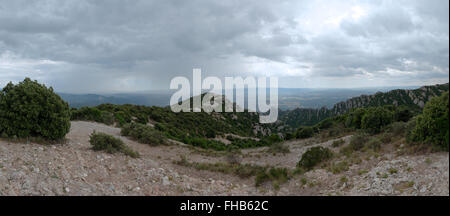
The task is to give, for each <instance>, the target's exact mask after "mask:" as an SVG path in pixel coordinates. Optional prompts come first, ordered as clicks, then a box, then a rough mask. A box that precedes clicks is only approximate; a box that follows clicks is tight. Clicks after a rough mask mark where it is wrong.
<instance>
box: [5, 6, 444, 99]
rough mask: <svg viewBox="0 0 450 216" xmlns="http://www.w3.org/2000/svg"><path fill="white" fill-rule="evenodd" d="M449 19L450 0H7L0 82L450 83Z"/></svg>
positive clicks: (104, 86) (74, 86) (79, 87)
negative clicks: (260, 79)
mask: <svg viewBox="0 0 450 216" xmlns="http://www.w3.org/2000/svg"><path fill="white" fill-rule="evenodd" d="M448 17H449V3H448V1H447V0H430V1H426V0H404V1H382V0H379V1H364V0H361V1H351V2H350V1H337V0H335V1H333V0H331V1H298V0H292V1H289V0H283V1H269V0H263V1H261V0H259V1H256V0H250V1H237V0H230V1H207V0H205V1H200V0H193V1H176V0H164V1H149V0H135V1H125V0H108V1H106V0H63V1H61V0H37V1H26V0H18V1H7V0H0V85H4V84H5V83H6V82H8V81H19V80H21V79H23V77H26V76H28V77H32V78H35V79H39V80H41V81H42V82H45V83H47V84H49V85H53V86H54V87H55V89H57V90H59V91H66V92H109V91H137V90H149V89H165V88H168V86H169V83H170V80H171V79H172V78H173V77H175V76H180V75H183V76H188V77H189V76H191V74H192V69H193V68H202V69H203V71H204V75H205V76H206V75H215V76H220V77H223V76H236V75H239V76H247V75H255V76H261V75H273V76H278V77H279V79H280V80H282V79H285V80H282V81H281V82H280V83H283V85H284V87H327V86H328V87H341V86H340V85H343V83H345V85H346V86H342V87H352V86H347V83H349V81H350V82H352V83H355V85H354V87H357V86H365V85H371V84H375V85H400V84H411V85H416V84H431V83H433V82H448V71H449V60H448V59H449V31H448V30H449V29H448V25H449V18H448ZM291 77H296V79H292V80H295V81H292V82H289V80H291ZM298 80H303V82H299V81H298ZM323 80H327V82H325V81H323ZM331 81H332V82H331ZM330 82H331V83H333V85H334V86H330ZM299 85H301V86H299Z"/></svg>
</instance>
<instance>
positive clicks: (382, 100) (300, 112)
mask: <svg viewBox="0 0 450 216" xmlns="http://www.w3.org/2000/svg"><path fill="white" fill-rule="evenodd" d="M448 87H449V84H448V83H446V84H438V85H433V86H423V87H421V88H418V89H413V90H408V89H396V90H392V91H388V92H385V93H382V92H378V93H376V94H373V95H361V96H359V97H353V98H351V99H348V100H346V101H343V102H339V103H337V104H335V105H334V106H333V107H332V108H331V109H329V108H326V107H324V108H321V109H304V108H298V109H294V110H291V111H281V112H280V120H281V121H283V122H284V123H286V124H287V125H289V126H291V127H298V126H301V125H305V126H309V125H314V124H316V123H318V122H320V121H322V120H324V119H326V118H329V117H332V116H336V115H340V114H344V113H346V112H348V111H350V110H351V109H354V108H359V107H371V106H383V105H405V106H408V107H412V108H416V109H421V108H423V106H424V105H425V103H426V102H427V101H429V100H430V99H431V98H432V97H435V96H439V95H441V94H442V93H444V92H446V91H448V89H449V88H448Z"/></svg>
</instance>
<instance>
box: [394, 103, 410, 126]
mask: <svg viewBox="0 0 450 216" xmlns="http://www.w3.org/2000/svg"><path fill="white" fill-rule="evenodd" d="M413 116H414V112H413V111H412V110H411V109H410V108H409V107H407V106H399V107H396V108H395V110H394V121H400V122H408V121H409V120H410V119H411V118H412V117H413Z"/></svg>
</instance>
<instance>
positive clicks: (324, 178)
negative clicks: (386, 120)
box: [0, 121, 449, 196]
mask: <svg viewBox="0 0 450 216" xmlns="http://www.w3.org/2000/svg"><path fill="white" fill-rule="evenodd" d="M94 130H95V131H98V132H104V133H107V134H111V135H113V136H115V137H120V138H121V139H122V140H123V141H124V142H125V143H126V144H127V145H129V146H130V147H131V148H133V149H135V150H137V151H138V152H139V153H140V154H141V157H140V158H137V159H133V158H130V157H127V156H125V155H122V154H108V153H104V152H95V151H93V150H92V149H91V148H90V144H89V141H88V140H89V135H90V134H91V133H92V132H93V131H94ZM119 132H120V129H118V128H114V127H111V126H106V125H103V124H98V123H92V122H79V121H76V122H72V128H71V131H70V133H69V134H68V135H67V141H66V142H65V143H61V144H57V145H52V146H48V145H39V144H33V143H12V142H10V141H5V140H0V195H69V196H74V195H139V196H154V195H226V196H229V195H296V196H299V195H445V196H448V193H449V191H448V188H449V187H448V185H449V167H448V164H449V155H448V153H433V154H426V155H404V156H398V155H397V153H396V151H395V150H394V151H390V150H388V152H386V154H384V156H383V157H378V158H376V157H373V156H372V157H370V158H368V159H365V160H363V161H362V162H361V163H359V164H353V165H352V166H350V167H349V169H348V170H347V171H345V172H342V173H340V174H333V173H331V172H329V171H328V170H327V169H323V168H317V169H314V170H313V171H310V172H307V173H305V174H303V175H299V176H293V177H292V178H291V179H290V180H289V181H288V182H286V183H284V184H281V185H280V188H279V189H275V188H273V187H272V185H271V184H270V183H269V184H264V185H262V186H260V187H255V186H254V180H253V178H239V177H237V176H235V175H233V174H226V173H221V172H212V171H205V170H198V169H196V168H188V167H185V166H180V165H177V164H175V163H174V161H176V160H179V158H180V155H189V157H188V160H189V161H191V162H197V163H202V164H203V163H204V164H212V163H217V162H222V163H223V162H225V161H226V160H227V158H226V157H225V156H223V155H220V154H219V155H218V154H215V153H213V152H206V151H202V150H201V149H197V148H192V147H189V146H185V145H177V144H174V145H170V146H156V147H151V146H149V145H144V144H139V143H136V142H134V141H132V140H129V139H127V138H126V137H121V136H120V135H119ZM350 138H351V136H346V137H343V138H342V139H344V140H345V141H346V142H347V143H348V142H349V139H350ZM333 141H334V140H329V141H325V142H324V141H320V140H316V139H308V140H293V141H288V142H286V143H285V145H286V146H288V147H289V148H290V149H291V151H290V153H287V154H271V153H268V152H267V151H266V150H267V148H266V147H263V148H256V149H249V150H245V151H243V152H242V153H241V154H239V157H241V158H242V164H257V165H262V166H264V165H268V166H276V167H285V168H287V169H294V168H295V166H296V163H297V161H298V160H299V157H300V156H301V155H302V153H304V152H305V151H306V150H307V149H308V148H310V147H313V146H324V147H330V146H331V145H332V143H333ZM399 150H400V149H399ZM333 151H338V149H333ZM392 169H396V170H397V171H396V173H392V174H389V175H386V176H384V175H382V174H384V173H389V172H390V171H391V170H392ZM361 170H366V171H365V172H364V173H361ZM380 173H381V174H380ZM344 177H345V179H346V182H343V181H342V179H343V178H344ZM304 179H305V180H304ZM304 181H307V182H308V183H305V184H303V183H302V182H304Z"/></svg>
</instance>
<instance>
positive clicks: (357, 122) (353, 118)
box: [345, 108, 366, 129]
mask: <svg viewBox="0 0 450 216" xmlns="http://www.w3.org/2000/svg"><path fill="white" fill-rule="evenodd" d="M365 114H366V109H364V108H358V109H355V110H353V111H351V112H349V113H348V114H347V118H346V119H345V126H346V127H352V128H355V129H361V122H362V118H363V116H364V115H365Z"/></svg>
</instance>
